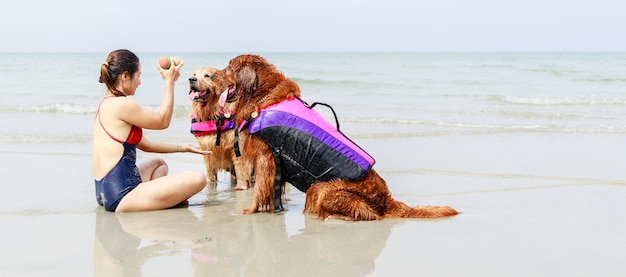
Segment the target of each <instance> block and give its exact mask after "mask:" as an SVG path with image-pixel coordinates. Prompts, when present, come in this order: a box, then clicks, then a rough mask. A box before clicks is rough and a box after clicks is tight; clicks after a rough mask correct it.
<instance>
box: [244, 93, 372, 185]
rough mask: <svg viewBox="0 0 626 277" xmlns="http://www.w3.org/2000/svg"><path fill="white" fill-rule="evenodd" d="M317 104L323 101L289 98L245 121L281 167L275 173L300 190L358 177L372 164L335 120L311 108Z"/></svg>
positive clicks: (354, 179)
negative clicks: (309, 102)
mask: <svg viewBox="0 0 626 277" xmlns="http://www.w3.org/2000/svg"><path fill="white" fill-rule="evenodd" d="M316 104H322V103H314V104H313V105H312V106H311V107H309V106H308V104H306V103H305V102H303V101H302V100H300V99H297V98H290V99H287V100H284V101H282V102H280V103H277V104H274V105H270V106H267V107H265V108H262V109H261V110H260V111H259V113H258V116H257V117H255V118H254V119H251V121H249V122H247V123H246V124H249V125H247V127H248V131H249V133H251V134H253V135H255V136H257V137H259V138H261V139H262V140H263V141H265V142H266V143H267V144H268V145H269V146H270V148H271V149H272V151H273V152H274V159H275V162H276V164H277V165H280V166H281V167H282V168H277V174H281V175H282V176H280V177H282V178H283V179H282V180H283V181H286V182H289V183H290V184H292V185H293V186H295V187H296V188H298V189H299V190H300V191H302V192H306V191H307V189H308V188H309V187H310V186H311V185H313V184H314V183H317V182H320V181H330V180H333V179H344V180H349V181H356V180H359V179H361V178H362V177H363V176H364V175H365V173H366V172H367V171H368V170H369V169H370V168H371V167H372V166H373V165H374V163H375V160H374V159H373V158H372V157H371V156H370V155H369V154H368V153H366V152H365V151H364V150H363V149H361V148H360V147H359V146H358V145H356V144H355V143H354V142H352V141H351V140H350V139H349V138H347V137H346V136H345V135H344V134H343V133H341V131H339V124H338V122H337V126H335V125H333V124H331V123H330V122H328V121H327V120H326V119H325V118H324V117H323V116H322V115H321V114H319V113H318V112H317V111H316V110H314V109H312V107H313V106H315V105H316ZM322 105H325V104H322ZM326 106H328V105H326ZM329 107H330V106H329ZM331 109H332V108H331ZM333 113H334V111H333ZM335 120H337V118H336V116H335ZM276 159H279V161H276ZM279 172H280V173H279ZM275 185H279V184H275Z"/></svg>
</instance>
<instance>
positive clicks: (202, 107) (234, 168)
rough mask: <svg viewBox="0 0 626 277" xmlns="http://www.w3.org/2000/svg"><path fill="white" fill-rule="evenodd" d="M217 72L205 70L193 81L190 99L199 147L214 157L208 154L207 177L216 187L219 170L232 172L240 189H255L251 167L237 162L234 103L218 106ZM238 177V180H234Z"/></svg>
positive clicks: (200, 70) (197, 73)
mask: <svg viewBox="0 0 626 277" xmlns="http://www.w3.org/2000/svg"><path fill="white" fill-rule="evenodd" d="M216 71H217V69H215V68H211V67H201V68H198V69H196V70H195V71H194V72H193V75H192V76H191V77H190V78H189V98H190V99H191V100H192V101H193V103H192V113H193V114H192V117H193V119H192V128H191V132H192V133H193V134H194V135H195V137H196V140H197V141H198V145H199V146H200V149H202V150H210V151H212V152H213V155H204V165H205V167H206V176H207V178H208V179H209V181H210V182H211V183H213V184H215V182H217V173H218V171H219V170H226V171H229V172H230V173H231V182H233V181H234V180H233V178H235V179H236V183H237V186H236V189H237V190H245V189H248V188H249V187H250V186H251V182H252V178H251V171H252V168H251V165H250V164H243V163H242V161H243V160H242V159H235V151H234V139H235V132H234V130H233V129H232V127H233V126H234V125H233V124H232V122H231V121H232V114H233V108H234V106H233V105H234V103H228V104H224V107H222V106H220V105H219V103H218V100H219V99H218V97H219V95H220V92H218V91H216V89H217V86H216V85H215V84H214V83H213V80H212V79H213V77H214V74H215V72H216ZM233 176H234V177H233Z"/></svg>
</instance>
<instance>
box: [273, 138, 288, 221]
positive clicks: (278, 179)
mask: <svg viewBox="0 0 626 277" xmlns="http://www.w3.org/2000/svg"><path fill="white" fill-rule="evenodd" d="M272 155H273V156H274V163H275V164H276V176H274V212H275V213H276V212H280V211H284V210H285V208H283V202H282V196H283V182H282V167H283V165H282V163H281V157H280V148H274V149H272Z"/></svg>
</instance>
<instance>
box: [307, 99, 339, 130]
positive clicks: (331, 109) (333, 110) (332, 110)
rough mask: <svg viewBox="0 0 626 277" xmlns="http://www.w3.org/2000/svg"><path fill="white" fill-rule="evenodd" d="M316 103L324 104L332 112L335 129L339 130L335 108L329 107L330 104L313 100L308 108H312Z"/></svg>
mask: <svg viewBox="0 0 626 277" xmlns="http://www.w3.org/2000/svg"><path fill="white" fill-rule="evenodd" d="M316 105H322V106H326V107H328V108H329V109H330V111H331V112H333V116H334V117H335V125H336V126H337V130H339V119H337V113H335V109H333V107H331V106H330V105H328V104H326V103H321V102H314V103H313V104H311V106H309V109H313V108H314V107H315V106H316Z"/></svg>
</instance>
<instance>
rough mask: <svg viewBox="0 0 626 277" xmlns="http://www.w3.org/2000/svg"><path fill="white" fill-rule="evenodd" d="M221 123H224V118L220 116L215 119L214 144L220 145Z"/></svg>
mask: <svg viewBox="0 0 626 277" xmlns="http://www.w3.org/2000/svg"><path fill="white" fill-rule="evenodd" d="M222 124H224V119H222V118H220V119H217V120H215V129H216V135H217V137H216V138H215V146H220V138H221V137H222Z"/></svg>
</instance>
